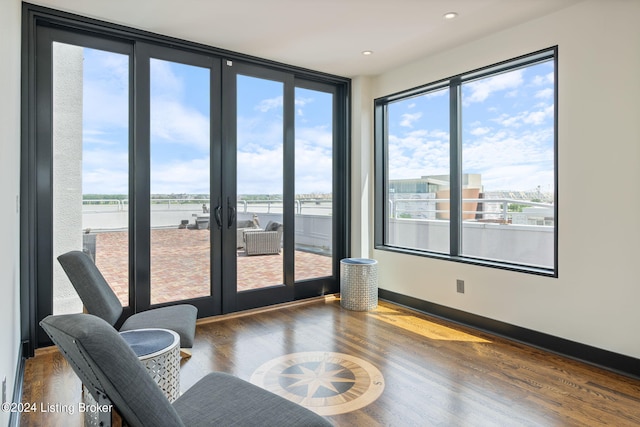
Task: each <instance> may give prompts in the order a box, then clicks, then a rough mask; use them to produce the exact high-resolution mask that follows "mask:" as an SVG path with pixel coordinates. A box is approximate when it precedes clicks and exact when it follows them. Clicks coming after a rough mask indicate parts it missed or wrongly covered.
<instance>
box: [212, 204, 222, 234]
mask: <svg viewBox="0 0 640 427" xmlns="http://www.w3.org/2000/svg"><path fill="white" fill-rule="evenodd" d="M213 216H214V217H215V219H216V224H218V230H220V229H222V206H221V205H220V199H218V206H216V208H215V209H214V210H213Z"/></svg>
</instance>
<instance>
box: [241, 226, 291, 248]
mask: <svg viewBox="0 0 640 427" xmlns="http://www.w3.org/2000/svg"><path fill="white" fill-rule="evenodd" d="M243 235H244V252H245V254H247V255H270V254H279V253H280V248H281V247H282V224H281V223H279V222H276V221H269V223H268V224H267V226H266V227H265V228H264V230H248V231H246V232H245V233H244V234H243Z"/></svg>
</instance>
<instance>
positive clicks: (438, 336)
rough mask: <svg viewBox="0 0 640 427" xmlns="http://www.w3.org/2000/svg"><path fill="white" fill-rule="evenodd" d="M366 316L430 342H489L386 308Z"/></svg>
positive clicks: (380, 307)
mask: <svg viewBox="0 0 640 427" xmlns="http://www.w3.org/2000/svg"><path fill="white" fill-rule="evenodd" d="M367 315H368V316H372V317H375V318H376V319H378V320H380V321H382V322H385V323H388V324H391V325H393V326H396V327H398V328H402V329H404V330H407V331H409V332H413V333H416V334H419V335H422V336H423V337H425V338H429V339H432V340H441V341H463V342H477V343H490V342H491V341H488V340H485V339H483V338H479V337H476V336H473V335H471V334H467V333H465V332H462V331H458V330H456V329H452V328H448V327H446V326H442V325H439V324H438V323H434V322H430V321H428V320H425V319H421V318H419V317H417V316H413V315H410V314H407V313H405V312H402V311H398V310H393V309H391V308H388V307H383V306H378V308H377V309H376V310H375V311H371V312H368V313H367Z"/></svg>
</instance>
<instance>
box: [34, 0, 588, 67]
mask: <svg viewBox="0 0 640 427" xmlns="http://www.w3.org/2000/svg"><path fill="white" fill-rule="evenodd" d="M580 1H582V0H135V1H132V0H92V1H88V0H35V1H32V2H33V3H36V4H40V5H43V6H48V7H52V8H55V9H60V10H64V11H68V12H74V13H78V14H80V15H84V16H89V17H92V18H98V19H102V20H105V21H109V22H114V23H118V24H123V25H127V26H129V27H134V28H138V29H142V30H147V31H151V32H154V33H159V34H164V35H169V36H173V37H178V38H181V39H185V40H190V41H195V42H199V43H204V44H207V45H210V46H215V47H218V48H222V49H227V50H232V51H235V52H240V53H243V54H248V55H253V56H257V57H260V58H265V59H270V60H274V61H278V62H283V63H286V64H290V65H296V66H300V67H304V68H309V69H313V70H317V71H323V72H326V73H331V74H336V75H341V76H346V77H353V76H357V75H375V74H379V73H381V72H384V71H386V70H388V69H390V68H392V67H394V66H397V65H398V64H405V63H407V62H411V61H413V60H416V59H418V58H421V57H424V56H426V55H429V54H433V53H435V52H439V51H442V50H445V49H449V48H451V47H453V46H456V45H458V44H462V43H465V42H468V41H470V40H473V39H477V38H479V37H483V36H485V35H488V34H491V33H493V32H496V31H499V30H501V29H505V28H508V27H511V26H514V25H517V24H519V23H521V22H525V21H528V20H531V19H534V18H536V17H539V16H543V15H545V14H548V13H551V12H553V11H556V10H559V9H562V8H564V7H567V6H570V5H572V4H575V3H579V2H580ZM451 11H454V12H457V13H458V14H459V16H458V17H457V18H456V19H453V20H450V21H447V20H445V19H443V18H442V15H443V14H444V13H446V12H451ZM364 50H371V51H373V52H374V53H373V55H370V56H364V55H362V54H361V52H362V51H364Z"/></svg>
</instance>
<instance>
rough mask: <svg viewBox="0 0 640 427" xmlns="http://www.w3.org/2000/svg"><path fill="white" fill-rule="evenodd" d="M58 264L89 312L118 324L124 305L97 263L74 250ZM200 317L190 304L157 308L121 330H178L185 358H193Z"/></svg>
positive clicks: (130, 320) (130, 318)
mask: <svg viewBox="0 0 640 427" xmlns="http://www.w3.org/2000/svg"><path fill="white" fill-rule="evenodd" d="M58 261H59V262H60V265H61V266H62V269H63V270H64V271H65V273H67V276H68V277H69V280H70V281H71V284H72V285H73V287H74V288H75V289H76V291H77V292H78V295H79V296H80V299H81V300H82V304H84V307H85V309H86V310H87V312H88V313H90V314H93V315H96V316H98V317H101V318H102V319H104V320H106V321H107V322H109V324H111V325H112V326H113V325H115V324H116V322H117V321H118V320H119V319H120V316H121V315H122V310H123V307H122V304H121V303H120V300H118V297H117V296H116V294H115V293H114V292H113V290H112V289H111V287H110V286H109V284H108V283H107V281H106V280H105V278H104V276H103V275H102V273H100V270H98V267H96V265H95V264H94V262H93V260H92V259H91V258H90V257H89V256H88V255H87V254H85V253H84V252H82V251H71V252H67V253H65V254H62V255H60V256H59V257H58ZM197 315H198V309H197V308H196V307H194V306H192V305H189V304H179V305H173V306H168V307H161V308H155V309H151V310H147V311H142V312H140V313H136V314H134V315H132V316H131V317H129V318H128V319H127V320H126V321H125V322H124V324H123V325H122V326H121V327H120V330H121V331H129V330H132V329H144V328H162V329H169V330H172V331H175V332H176V333H178V335H180V347H181V350H180V351H181V352H182V354H183V355H184V356H189V355H190V354H191V353H190V349H191V347H193V340H194V337H195V333H196V318H197Z"/></svg>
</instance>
